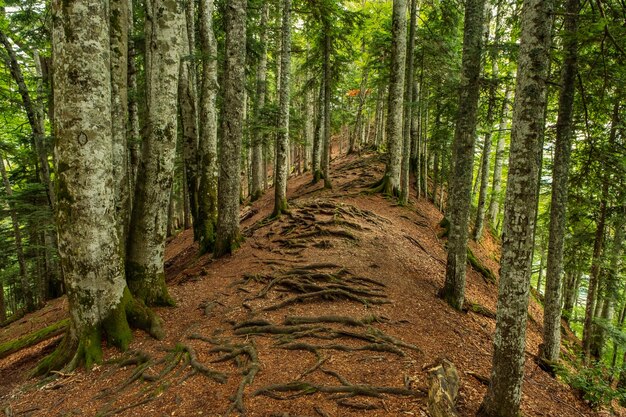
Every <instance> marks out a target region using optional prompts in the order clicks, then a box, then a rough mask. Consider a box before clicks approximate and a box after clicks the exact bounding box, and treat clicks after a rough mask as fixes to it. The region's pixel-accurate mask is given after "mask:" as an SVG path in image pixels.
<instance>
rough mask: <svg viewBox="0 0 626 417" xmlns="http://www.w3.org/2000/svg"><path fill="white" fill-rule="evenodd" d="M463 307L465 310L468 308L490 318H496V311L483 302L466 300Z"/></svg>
mask: <svg viewBox="0 0 626 417" xmlns="http://www.w3.org/2000/svg"><path fill="white" fill-rule="evenodd" d="M463 309H464V310H465V309H466V310H467V311H471V312H472V313H476V314H479V315H481V316H484V317H487V318H490V319H495V318H496V313H495V312H494V311H491V310H489V309H488V308H487V307H485V306H483V305H481V304H478V303H475V302H473V301H469V300H465V303H464V305H463Z"/></svg>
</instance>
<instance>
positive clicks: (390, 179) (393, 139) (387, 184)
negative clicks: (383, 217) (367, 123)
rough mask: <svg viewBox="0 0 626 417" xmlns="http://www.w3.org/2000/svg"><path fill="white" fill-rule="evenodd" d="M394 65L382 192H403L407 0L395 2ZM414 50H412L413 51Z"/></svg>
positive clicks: (391, 69)
mask: <svg viewBox="0 0 626 417" xmlns="http://www.w3.org/2000/svg"><path fill="white" fill-rule="evenodd" d="M391 39H392V43H391V67H390V71H389V99H388V107H387V126H386V131H387V165H386V168H385V175H384V177H383V179H382V184H381V186H382V192H383V193H384V194H387V195H394V196H399V195H400V171H401V165H402V148H403V143H404V141H403V136H402V116H403V112H404V77H405V65H406V0H394V1H393V15H392V26H391ZM411 52H412V51H411Z"/></svg>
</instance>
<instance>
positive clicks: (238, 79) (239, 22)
mask: <svg viewBox="0 0 626 417" xmlns="http://www.w3.org/2000/svg"><path fill="white" fill-rule="evenodd" d="M246 6H247V2H246V1H245V0H233V1H231V2H229V3H228V4H227V6H226V16H225V17H226V67H225V73H224V86H223V90H224V103H223V107H222V138H223V139H222V142H221V146H220V176H219V182H218V192H217V195H218V199H217V201H218V210H217V213H218V219H217V238H216V241H215V250H214V254H215V256H222V255H225V254H228V253H232V252H234V251H235V250H236V249H237V248H238V247H239V244H240V242H241V234H240V232H239V188H240V178H239V166H240V162H241V144H242V139H243V113H244V88H245V81H246V77H245V75H246V74H245V63H246Z"/></svg>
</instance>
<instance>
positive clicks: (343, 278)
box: [238, 264, 390, 311]
mask: <svg viewBox="0 0 626 417" xmlns="http://www.w3.org/2000/svg"><path fill="white" fill-rule="evenodd" d="M334 267H335V265H333V264H313V265H306V266H303V267H297V268H293V269H291V270H287V271H284V272H281V273H279V274H278V275H271V274H267V275H250V274H246V275H244V278H243V280H241V281H239V282H238V284H239V285H242V284H244V285H245V284H247V283H249V282H256V283H261V284H264V286H263V288H262V289H261V290H260V291H259V292H258V293H257V294H256V296H254V299H258V298H263V297H266V296H267V295H268V294H269V293H270V291H272V290H275V291H280V292H290V293H294V294H295V295H293V296H291V297H288V298H285V299H284V300H282V301H281V302H279V303H276V304H273V305H269V306H266V307H263V308H261V311H272V310H277V309H280V308H283V307H285V306H288V305H291V304H294V303H298V302H303V301H309V300H312V299H322V300H350V301H355V302H358V303H361V304H364V305H378V304H388V303H390V301H389V299H388V298H387V296H386V294H385V292H384V290H383V288H385V284H384V283H382V282H379V281H376V280H374V279H371V278H367V277H359V276H353V275H352V274H351V273H350V272H349V271H348V270H345V269H338V270H336V271H332V272H327V271H325V270H327V269H331V268H334Z"/></svg>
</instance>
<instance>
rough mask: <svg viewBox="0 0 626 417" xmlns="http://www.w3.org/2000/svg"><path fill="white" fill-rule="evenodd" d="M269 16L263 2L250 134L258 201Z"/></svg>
mask: <svg viewBox="0 0 626 417" xmlns="http://www.w3.org/2000/svg"><path fill="white" fill-rule="evenodd" d="M268 16H269V3H267V2H264V3H263V8H262V10H261V21H260V22H259V30H260V31H261V36H260V39H259V47H260V48H261V50H260V51H259V63H258V66H257V74H256V100H255V101H254V113H253V115H254V118H255V123H256V128H255V129H254V130H253V132H252V168H251V169H252V184H251V192H250V194H251V195H250V199H251V200H252V201H255V200H258V199H259V198H260V197H261V195H262V194H263V190H264V185H263V180H264V178H265V177H266V175H267V174H266V173H265V172H264V167H263V143H264V142H265V136H266V135H265V133H263V128H262V124H263V119H262V114H263V110H264V108H265V94H266V91H267V35H268V28H267V20H268Z"/></svg>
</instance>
